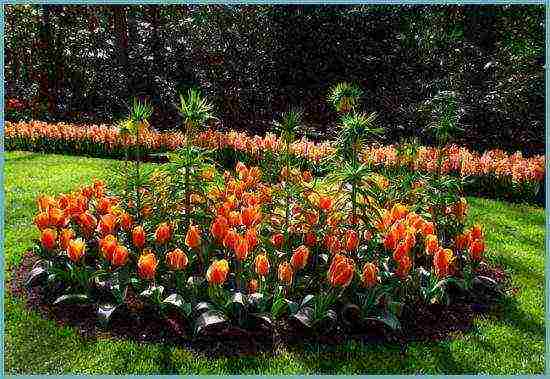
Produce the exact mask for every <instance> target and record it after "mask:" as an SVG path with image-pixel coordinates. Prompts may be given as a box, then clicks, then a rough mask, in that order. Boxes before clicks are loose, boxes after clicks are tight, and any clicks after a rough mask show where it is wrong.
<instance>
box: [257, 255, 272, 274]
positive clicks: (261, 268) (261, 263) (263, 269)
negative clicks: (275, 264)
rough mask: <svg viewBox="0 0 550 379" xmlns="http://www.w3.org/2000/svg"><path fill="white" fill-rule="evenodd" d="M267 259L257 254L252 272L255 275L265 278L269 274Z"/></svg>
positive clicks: (265, 256)
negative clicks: (253, 271)
mask: <svg viewBox="0 0 550 379" xmlns="http://www.w3.org/2000/svg"><path fill="white" fill-rule="evenodd" d="M269 269H270V265H269V259H268V258H267V255H266V254H258V255H257V256H256V259H254V270H255V271H256V274H258V275H260V276H263V277H266V276H267V275H268V274H269Z"/></svg>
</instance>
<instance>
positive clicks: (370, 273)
mask: <svg viewBox="0 0 550 379" xmlns="http://www.w3.org/2000/svg"><path fill="white" fill-rule="evenodd" d="M361 279H362V281H363V284H364V285H365V286H366V287H368V288H370V287H374V286H375V285H376V284H377V283H378V282H379V281H380V278H379V277H378V267H376V265H375V264H374V263H371V262H367V263H365V264H364V265H363V275H362V277H361Z"/></svg>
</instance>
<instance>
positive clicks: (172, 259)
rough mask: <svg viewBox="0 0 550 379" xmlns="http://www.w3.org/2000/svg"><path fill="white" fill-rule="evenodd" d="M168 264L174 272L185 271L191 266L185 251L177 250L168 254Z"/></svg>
mask: <svg viewBox="0 0 550 379" xmlns="http://www.w3.org/2000/svg"><path fill="white" fill-rule="evenodd" d="M166 264H167V265H168V267H170V268H171V269H172V270H176V271H178V270H184V269H185V268H186V267H187V265H188V264H189V259H188V258H187V255H186V254H185V253H184V252H183V251H181V250H180V249H175V250H172V251H171V252H169V253H168V254H166Z"/></svg>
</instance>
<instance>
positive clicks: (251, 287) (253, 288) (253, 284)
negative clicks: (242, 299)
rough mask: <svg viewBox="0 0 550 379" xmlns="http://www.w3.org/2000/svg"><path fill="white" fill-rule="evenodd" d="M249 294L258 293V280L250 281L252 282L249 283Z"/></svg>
mask: <svg viewBox="0 0 550 379" xmlns="http://www.w3.org/2000/svg"><path fill="white" fill-rule="evenodd" d="M247 287H248V293H255V292H258V287H259V285H258V281H257V280H256V279H252V280H250V282H248V286H247Z"/></svg>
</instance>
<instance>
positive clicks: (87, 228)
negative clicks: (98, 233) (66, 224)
mask: <svg viewBox="0 0 550 379" xmlns="http://www.w3.org/2000/svg"><path fill="white" fill-rule="evenodd" d="M78 224H79V225H80V227H81V228H82V229H83V231H84V233H85V234H91V233H92V232H93V231H94V229H95V227H96V225H97V220H96V218H95V217H94V216H92V215H91V214H90V213H89V212H87V211H86V212H84V213H81V214H80V216H78Z"/></svg>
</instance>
